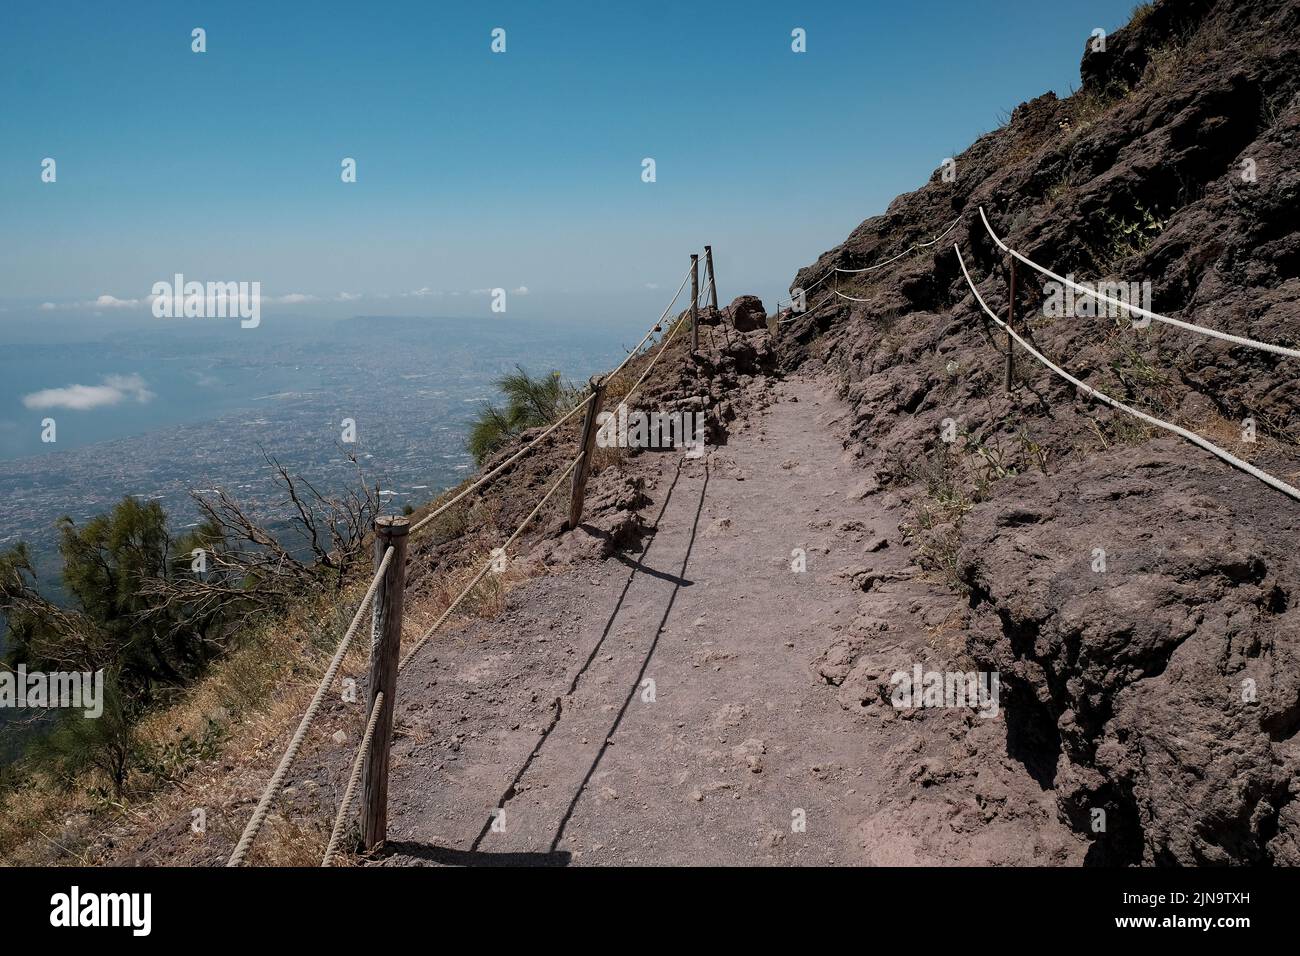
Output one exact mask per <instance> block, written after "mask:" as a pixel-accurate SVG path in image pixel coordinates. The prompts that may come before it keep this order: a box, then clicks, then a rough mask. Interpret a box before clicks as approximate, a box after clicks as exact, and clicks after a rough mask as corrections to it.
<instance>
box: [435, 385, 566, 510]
mask: <svg viewBox="0 0 1300 956" xmlns="http://www.w3.org/2000/svg"><path fill="white" fill-rule="evenodd" d="M590 401H591V395H587V396H586V397H585V398H583V400H582V401H580V402H579V403H578V404H577V405H574V406H573V408H571V409H569V410H568V411H567V412H566V413H565V414H564V415H563V416H562V417H561V418H558V419H556V420H555V421H554V422H552V423H551V426H550V427H549V428H547V429H546V431H544V432H542V433H541V434H540V435H538V436H537V437H536V438H534V439H533V440H532V441H530V442H529V443H528V444H527V445H525V446H524V447H523V448H521V449H519V450H518V451H517V452H515V453H514V454H513V455H511V456H510V457H509V458H507V459H506V460H505V461H503V462H501V464H499V465H497V466H496V467H495V468H493V469H492V470H491V471H489V472H488V473H487V474H485V475H483V476H482V477H481V478H479V480H478V481H476V482H474V484H472V485H470V486H469V487H468V488H466V489H465V490H464V491H462V492H461V493H460V494H458V495H456V497H454V498H452V499H451V501H448V502H447V503H446V504H444V505H440V506H439V507H438V508H437V509H435V510H434V511H431V512H429V514H427V515H425V516H424V517H423V518H421V519H420V520H419V521H417V522H416V523H415V524H413V525H411V534H415V532H417V531H419V530H420V529H421V528H423V527H424V526H425V525H427V524H428V523H429V522H431V521H433V520H434V519H436V518H437V517H438V516H439V515H442V514H445V513H446V512H447V511H449V510H450V509H451V508H454V507H455V506H456V505H458V504H460V502H462V501H464V500H465V499H466V498H468V497H469V496H470V495H472V494H473V493H474V492H476V491H478V490H479V489H480V488H482V487H483V486H484V485H486V484H487V483H488V482H490V481H491V480H492V479H493V478H495V477H496V476H497V475H499V474H501V472H503V471H505V470H506V469H507V468H509V467H510V466H511V465H513V464H514V463H515V462H517V461H518V460H519V459H520V458H523V457H524V455H526V454H528V453H529V452H530V451H532V450H533V449H534V448H536V447H537V446H538V445H540V444H541V443H542V442H543V441H544V440H545V439H547V438H549V437H550V436H551V435H552V434H553V433H554V432H555V430H556V429H557V428H559V427H560V426H561V425H563V424H564V423H565V422H567V421H568V420H569V419H570V418H572V417H573V416H574V415H576V414H577V413H578V412H580V411H582V409H584V408H586V407H587V405H588V403H589V402H590Z"/></svg>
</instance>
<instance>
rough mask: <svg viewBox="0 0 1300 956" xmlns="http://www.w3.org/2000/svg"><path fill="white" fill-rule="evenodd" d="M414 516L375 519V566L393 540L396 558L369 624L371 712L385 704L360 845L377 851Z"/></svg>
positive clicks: (382, 832)
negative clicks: (379, 696) (381, 695)
mask: <svg viewBox="0 0 1300 956" xmlns="http://www.w3.org/2000/svg"><path fill="white" fill-rule="evenodd" d="M409 531H410V519H408V518H405V517H399V516H385V517H381V518H376V519H375V566H376V567H378V566H379V563H380V562H381V561H382V560H383V559H384V553H385V552H386V551H387V550H388V548H389V546H390V545H391V546H392V548H393V557H392V559H391V560H390V561H389V562H388V568H387V570H385V571H384V577H383V580H382V581H381V582H380V584H379V587H378V588H377V589H376V591H375V600H374V603H373V605H372V606H371V624H370V687H369V697H368V699H367V702H366V704H367V706H366V714H367V715H369V713H370V712H371V709H372V708H373V707H374V705H375V695H376V694H378V693H379V692H380V691H383V692H384V703H383V709H382V712H381V713H380V715H379V720H378V721H377V722H376V723H375V734H374V737H373V738H372V739H371V743H370V753H368V754H367V755H366V764H365V772H364V774H363V779H364V781H365V789H364V791H363V797H362V804H361V845H362V846H363V847H364V848H365V849H367V850H373V849H374V848H375V847H377V846H379V845H380V844H382V843H383V842H384V840H385V839H386V838H387V836H388V750H389V747H390V746H391V744H392V740H393V709H394V707H393V705H394V703H395V702H396V700H397V697H396V695H397V663H398V658H399V656H400V655H401V651H402V600H403V592H404V591H405V589H406V541H407V535H408V533H409Z"/></svg>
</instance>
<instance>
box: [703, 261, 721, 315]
mask: <svg viewBox="0 0 1300 956" xmlns="http://www.w3.org/2000/svg"><path fill="white" fill-rule="evenodd" d="M704 269H705V275H706V278H707V280H708V283H709V305H710V306H711V307H712V309H713V311H714V312H717V311H718V283H717V282H715V281H714V278H713V247H712V246H705V247H704Z"/></svg>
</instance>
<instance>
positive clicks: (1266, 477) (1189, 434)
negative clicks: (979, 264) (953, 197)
mask: <svg viewBox="0 0 1300 956" xmlns="http://www.w3.org/2000/svg"><path fill="white" fill-rule="evenodd" d="M952 248H953V251H954V252H955V253H957V262H958V263H960V265H961V271H962V275H964V276H965V277H966V284H967V285H969V286H970V290H971V292H973V293H975V300H976V301H977V302H979V304H980V307H981V308H982V309H983V310H984V311H985V312H986V313H988V316H989V318H991V319H992V320H993V321H994V322H996V323H997V324H998V326H999V327H1001V328H1003V329H1005V330H1006V332H1007V334H1008V335H1010V336H1011V337H1012V338H1013V339H1015V340H1016V342H1017V343H1018V344H1019V345H1020V347H1021V348H1023V349H1024V350H1025V351H1026V352H1028V353H1029V354H1030V355H1032V356H1033V357H1034V358H1036V359H1038V361H1039V362H1041V363H1043V365H1045V366H1047V367H1048V368H1049V369H1051V370H1052V371H1053V372H1055V373H1056V374H1057V375H1059V376H1061V378H1063V379H1065V380H1066V381H1067V382H1069V383H1070V384H1071V385H1073V386H1075V387H1076V388H1078V389H1080V390H1082V391H1083V392H1084V393H1085V394H1087V395H1090V396H1092V397H1094V398H1096V399H1098V400H1099V401H1102V402H1105V403H1106V404H1107V405H1109V406H1111V408H1118V409H1119V410H1120V411H1122V412H1127V413H1128V414H1130V415H1132V416H1133V417H1134V418H1138V419H1141V420H1142V421H1144V422H1147V423H1148V424H1150V425H1154V426H1156V427H1157V428H1163V429H1164V430H1165V431H1169V432H1173V433H1174V434H1175V435H1178V436H1179V437H1180V438H1185V439H1187V440H1188V441H1189V442H1191V443H1192V444H1193V445H1197V446H1199V447H1200V448H1204V449H1205V450H1206V451H1208V452H1209V453H1210V454H1212V455H1216V456H1217V457H1219V458H1221V459H1223V460H1224V461H1226V462H1227V463H1228V464H1230V465H1232V467H1234V468H1239V469H1240V470H1242V471H1244V472H1245V473H1246V474H1248V475H1252V476H1254V477H1255V478H1258V479H1259V480H1260V481H1262V482H1264V484H1266V485H1269V486H1271V487H1273V488H1276V489H1277V490H1278V491H1280V492H1282V493H1283V494H1284V495H1287V496H1288V497H1291V498H1293V499H1295V500H1296V501H1300V489H1297V488H1294V487H1292V486H1291V485H1288V484H1287V483H1286V482H1285V481H1282V480H1281V479H1280V478H1274V477H1273V476H1272V475H1270V474H1269V473H1268V472H1266V471H1261V470H1260V469H1258V468H1256V467H1255V466H1254V465H1252V464H1251V463H1250V462H1248V461H1243V460H1242V459H1240V458H1238V457H1237V456H1236V455H1234V454H1232V452H1229V451H1226V450H1224V449H1222V448H1220V447H1219V446H1218V445H1216V444H1214V443H1213V442H1211V441H1208V440H1206V439H1204V438H1202V437H1201V436H1200V435H1198V434H1196V432H1193V431H1188V430H1187V429H1186V428H1180V427H1179V426H1177V425H1173V424H1170V423H1169V422H1166V421H1163V420H1162V419H1159V418H1156V417H1155V416H1154V415H1148V414H1147V413H1146V412H1142V411H1138V410H1137V409H1136V408H1130V407H1129V406H1128V405H1125V404H1124V403H1123V402H1119V401H1116V400H1115V399H1113V398H1111V397H1110V396H1109V395H1105V394H1103V393H1102V392H1099V391H1097V390H1096V389H1095V388H1093V387H1092V386H1091V385H1086V384H1084V383H1083V382H1081V381H1079V380H1078V379H1077V378H1075V377H1074V376H1073V375H1071V374H1070V373H1069V372H1067V371H1065V370H1064V369H1062V368H1060V367H1059V366H1057V365H1055V364H1053V363H1052V362H1051V361H1050V360H1049V359H1047V358H1045V357H1044V356H1043V355H1042V354H1041V353H1040V352H1039V351H1038V350H1037V349H1035V348H1034V347H1033V346H1032V345H1030V344H1029V343H1028V342H1026V341H1025V340H1024V339H1022V338H1021V337H1020V336H1019V335H1017V334H1016V331H1015V330H1014V329H1011V328H1009V327H1008V326H1007V324H1006V323H1005V322H1003V321H1002V320H1001V319H1000V318H998V317H997V316H996V315H995V314H994V313H993V310H992V309H990V308H989V307H988V304H987V303H986V302H985V301H984V297H983V296H982V295H980V292H979V289H977V288H975V283H974V282H973V281H971V277H970V273H969V272H967V271H966V262H965V260H963V259H962V257H961V250H960V249H958V248H957V246H956V245H955V244H954V245H953V247H952Z"/></svg>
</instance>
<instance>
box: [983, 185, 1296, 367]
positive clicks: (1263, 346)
mask: <svg viewBox="0 0 1300 956" xmlns="http://www.w3.org/2000/svg"><path fill="white" fill-rule="evenodd" d="M980 218H981V219H983V220H984V228H985V229H987V230H988V234H989V236H991V237H992V239H993V241H994V242H995V243H997V245H998V248H1000V249H1001V250H1002V251H1003V252H1005V253H1008V254H1009V255H1012V256H1014V257H1015V258H1016V259H1019V260H1020V261H1021V262H1023V263H1024V264H1025V265H1027V266H1029V267H1030V268H1031V269H1035V270H1037V271H1038V272H1040V273H1041V274H1043V275H1045V276H1048V277H1049V278H1052V279H1054V280H1056V281H1057V282H1059V283H1061V284H1062V285H1064V286H1068V287H1069V288H1071V289H1073V290H1074V291H1075V292H1078V293H1081V294H1083V295H1087V296H1090V297H1092V298H1094V299H1096V300H1097V301H1099V302H1105V303H1107V304H1108V305H1111V306H1114V307H1116V308H1120V309H1124V310H1125V311H1126V312H1131V313H1132V314H1134V315H1140V316H1142V317H1143V318H1147V319H1153V320H1154V321H1156V322H1163V323H1165V324H1166V325H1172V326H1175V327H1177V328H1180V329H1185V330H1187V331H1188V332H1195V333H1197V334H1198V335H1208V336H1210V337H1212V338H1216V339H1221V340H1223V341H1225V342H1231V343H1232V344H1233V345H1242V346H1245V347H1246V348H1252V349H1258V350H1260V351H1263V352H1272V353H1273V354H1275V355H1285V356H1287V357H1289V358H1300V350H1298V349H1292V348H1287V347H1286V346H1284V345H1274V344H1272V343H1271V342H1260V341H1258V340H1256V339H1251V338H1246V337H1245V336H1242V335H1232V334H1230V333H1228V332H1221V331H1219V330H1218V329H1212V328H1209V327H1208V326H1204V325H1197V324H1196V323H1195V322H1185V321H1183V320H1182V319H1173V318H1170V317H1169V316H1167V315H1160V314H1159V313H1158V312H1152V311H1150V310H1149V309H1144V308H1142V307H1141V306H1137V305H1132V304H1130V303H1128V302H1125V301H1124V300H1123V299H1115V298H1112V297H1111V296H1108V295H1103V294H1102V293H1100V292H1098V291H1097V290H1096V289H1089V288H1087V287H1086V286H1082V285H1079V284H1078V283H1077V282H1073V281H1071V280H1070V279H1067V278H1066V277H1065V276H1061V275H1057V274H1056V273H1055V272H1053V271H1052V270H1051V269H1048V268H1047V267H1046V266H1040V265H1039V264H1038V263H1037V262H1034V261H1033V260H1032V259H1030V258H1028V257H1027V256H1024V255H1021V254H1020V253H1019V252H1017V251H1016V250H1015V249H1012V248H1011V247H1010V246H1008V245H1007V244H1006V243H1005V242H1003V241H1002V240H1001V239H1000V238H999V237H998V234H997V233H995V232H994V231H993V227H992V226H991V225H989V219H988V216H986V215H985V214H984V207H983V206H980Z"/></svg>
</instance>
